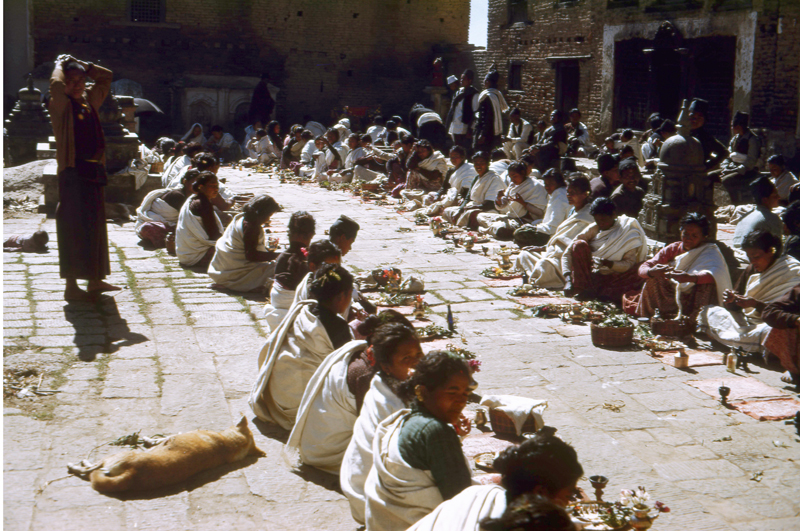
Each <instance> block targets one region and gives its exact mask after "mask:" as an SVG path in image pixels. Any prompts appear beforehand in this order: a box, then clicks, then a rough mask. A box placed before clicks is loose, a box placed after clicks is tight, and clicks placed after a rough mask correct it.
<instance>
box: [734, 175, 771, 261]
mask: <svg viewBox="0 0 800 531" xmlns="http://www.w3.org/2000/svg"><path fill="white" fill-rule="evenodd" d="M750 192H751V193H752V194H753V198H754V199H755V202H756V209H755V210H754V211H752V212H750V213H749V214H747V215H746V216H745V217H744V218H742V220H741V221H739V223H737V224H736V230H735V231H734V233H733V247H734V248H736V249H740V248H743V244H742V242H743V241H744V240H745V238H746V237H747V235H748V234H750V233H751V232H754V231H756V230H767V231H769V232H771V233H772V234H773V235H774V236H776V237H778V238H780V237H781V236H782V235H783V222H782V221H781V218H779V217H778V215H777V214H775V213H774V212H772V209H773V208H775V207H777V206H778V205H780V201H781V198H780V196H779V195H778V189H777V188H775V185H774V184H773V183H772V181H770V180H769V179H768V178H767V177H759V178H758V179H756V180H754V181H753V182H752V183H750Z"/></svg>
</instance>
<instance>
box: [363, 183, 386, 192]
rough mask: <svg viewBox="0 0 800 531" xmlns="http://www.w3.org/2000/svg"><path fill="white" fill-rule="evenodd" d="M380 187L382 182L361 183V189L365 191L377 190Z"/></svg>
mask: <svg viewBox="0 0 800 531" xmlns="http://www.w3.org/2000/svg"><path fill="white" fill-rule="evenodd" d="M380 187H381V184H380V183H361V189H362V190H363V191H365V192H377V191H378V190H379V189H380Z"/></svg>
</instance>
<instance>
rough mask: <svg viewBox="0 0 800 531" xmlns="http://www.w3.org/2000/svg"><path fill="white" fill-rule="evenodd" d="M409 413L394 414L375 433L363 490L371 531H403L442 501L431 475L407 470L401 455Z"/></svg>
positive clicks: (428, 471) (416, 470) (415, 469)
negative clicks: (401, 431)
mask: <svg viewBox="0 0 800 531" xmlns="http://www.w3.org/2000/svg"><path fill="white" fill-rule="evenodd" d="M410 412H411V410H409V409H402V410H400V411H398V412H396V413H395V414H393V415H392V416H390V417H389V418H387V419H385V420H384V421H383V422H381V423H380V425H379V426H378V429H377V430H376V432H375V439H374V440H373V442H372V453H373V456H374V457H373V466H372V470H371V471H370V473H369V477H368V478H367V483H366V486H365V491H366V497H367V506H366V519H367V529H369V530H370V531H405V530H406V529H408V527H409V526H411V525H413V524H415V523H416V522H417V521H419V520H420V519H421V518H423V517H424V516H426V515H427V514H429V513H430V512H431V511H433V510H434V509H435V508H436V506H437V505H439V504H440V503H442V501H443V499H442V494H441V492H440V491H439V487H437V486H436V482H435V481H434V480H433V474H431V471H430V470H420V469H418V468H414V467H412V466H410V465H409V464H408V463H406V462H405V460H404V459H403V456H402V455H401V453H400V448H399V446H398V440H399V438H400V430H401V429H402V428H403V424H404V423H405V421H406V419H407V418H408V414H409V413H410Z"/></svg>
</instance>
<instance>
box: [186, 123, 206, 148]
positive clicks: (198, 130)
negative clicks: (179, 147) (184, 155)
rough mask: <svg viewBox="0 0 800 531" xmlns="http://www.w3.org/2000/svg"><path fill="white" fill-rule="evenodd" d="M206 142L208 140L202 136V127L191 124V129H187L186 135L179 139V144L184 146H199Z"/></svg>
mask: <svg viewBox="0 0 800 531" xmlns="http://www.w3.org/2000/svg"><path fill="white" fill-rule="evenodd" d="M206 140H208V139H207V138H206V137H205V136H204V135H203V126H202V125H200V124H199V123H197V124H192V127H191V128H189V130H188V131H186V134H185V135H183V137H182V138H181V142H183V143H184V144H188V143H190V142H197V143H198V144H200V145H201V146H202V145H203V144H205V143H206Z"/></svg>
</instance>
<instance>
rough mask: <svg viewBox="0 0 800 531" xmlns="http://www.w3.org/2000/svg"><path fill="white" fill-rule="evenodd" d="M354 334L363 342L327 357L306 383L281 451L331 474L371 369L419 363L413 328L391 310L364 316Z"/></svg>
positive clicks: (336, 469)
mask: <svg viewBox="0 0 800 531" xmlns="http://www.w3.org/2000/svg"><path fill="white" fill-rule="evenodd" d="M358 333H359V334H361V335H362V336H365V337H366V338H367V340H366V341H351V342H349V343H347V344H346V345H344V346H343V347H342V348H340V349H339V350H337V351H336V352H334V353H333V354H331V355H330V356H328V357H327V358H326V359H325V361H324V362H323V363H322V365H320V366H319V367H318V368H317V371H316V372H315V373H314V376H312V377H311V380H309V382H308V385H307V386H306V390H305V393H304V394H303V400H302V401H301V403H300V409H299V410H298V413H297V421H296V422H295V425H294V429H293V430H292V433H291V435H289V440H288V441H287V442H286V447H285V451H286V452H287V453H288V454H289V455H290V458H292V459H294V458H299V461H300V462H302V463H304V464H306V465H310V466H314V467H317V468H319V469H320V470H323V471H325V472H328V473H331V474H339V471H340V469H341V467H342V459H343V458H344V454H345V451H346V450H347V446H348V444H349V443H350V439H351V437H352V436H353V426H354V425H355V423H356V420H357V419H358V415H359V413H360V412H361V406H362V405H363V403H364V397H365V396H366V394H367V392H368V390H369V388H370V383H371V381H372V378H373V376H374V375H375V373H376V372H377V366H376V365H377V364H380V363H388V364H389V365H397V366H408V367H413V366H415V365H416V363H417V362H418V361H419V359H420V358H421V357H422V351H421V349H420V346H419V340H417V337H416V335H415V332H414V327H413V326H412V325H411V323H410V322H409V321H408V320H407V319H406V318H405V317H403V316H402V315H401V314H399V313H397V312H395V311H393V310H388V311H386V312H383V313H381V314H379V315H371V316H369V317H368V318H367V320H366V321H365V322H363V323H361V325H360V326H359V328H358ZM387 360H388V362H387ZM395 361H396V363H395ZM398 372H402V369H401V370H400V371H398Z"/></svg>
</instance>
